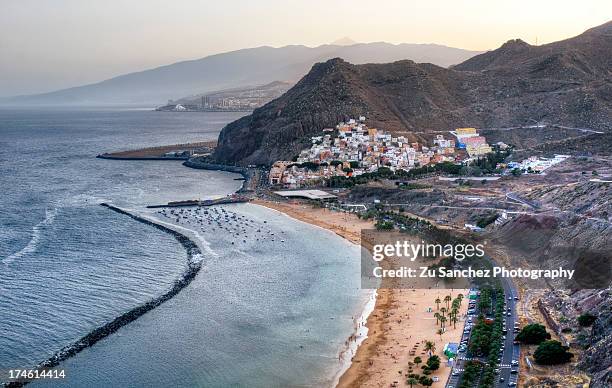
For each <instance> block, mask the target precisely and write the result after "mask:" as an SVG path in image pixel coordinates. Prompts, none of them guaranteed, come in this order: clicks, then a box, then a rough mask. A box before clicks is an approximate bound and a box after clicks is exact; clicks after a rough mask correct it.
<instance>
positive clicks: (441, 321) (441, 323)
mask: <svg viewBox="0 0 612 388" xmlns="http://www.w3.org/2000/svg"><path fill="white" fill-rule="evenodd" d="M444 322H446V317H441V318H440V327H444Z"/></svg>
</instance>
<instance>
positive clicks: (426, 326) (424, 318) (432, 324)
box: [254, 200, 467, 387]
mask: <svg viewBox="0 0 612 388" xmlns="http://www.w3.org/2000/svg"><path fill="white" fill-rule="evenodd" d="M254 203H255V204H258V205H261V206H266V207H268V208H271V209H275V210H278V211H281V212H283V213H285V214H287V215H288V216H290V217H293V218H296V219H298V220H301V221H304V222H308V223H311V224H313V225H317V226H319V227H323V228H326V229H329V230H331V231H333V232H334V233H336V234H338V235H339V236H342V237H344V238H346V239H348V240H350V241H351V242H354V243H356V244H359V243H360V242H361V241H360V238H361V230H362V229H372V228H373V227H374V224H373V222H372V221H366V220H361V219H359V218H357V216H356V215H354V214H350V213H339V212H334V211H330V210H327V209H323V208H313V207H311V206H310V205H308V204H303V203H300V202H297V201H296V202H270V201H262V200H257V201H254ZM459 293H463V294H464V295H465V294H466V293H467V290H446V289H414V290H413V289H381V290H378V294H377V299H376V304H375V307H374V310H373V311H372V313H371V314H370V315H369V317H368V319H367V324H366V326H367V328H368V334H367V338H366V339H365V341H363V343H362V344H361V346H359V348H358V349H357V352H356V354H355V355H354V356H353V357H352V363H351V365H350V367H349V368H348V370H346V372H344V373H343V374H342V376H341V377H340V379H339V382H338V387H389V386H391V385H393V384H396V386H398V387H402V386H408V384H407V383H406V375H407V374H408V369H409V366H408V363H409V362H412V361H413V360H414V358H415V357H416V356H419V357H421V359H423V362H424V361H426V359H427V357H428V352H427V351H425V349H424V341H432V342H434V343H435V352H434V353H435V354H437V355H439V356H440V359H441V360H442V363H441V365H440V369H438V370H437V371H435V373H433V374H432V375H431V376H432V377H433V376H435V377H437V378H438V379H439V381H438V382H434V384H433V386H434V387H436V386H438V387H442V386H444V384H445V383H446V379H447V378H448V375H449V374H450V370H451V368H450V367H448V366H447V365H446V356H444V354H443V349H444V345H445V344H446V343H448V342H458V341H459V340H460V338H461V333H462V330H463V317H464V316H465V313H466V310H467V302H464V303H462V306H461V309H460V317H461V319H460V320H459V321H458V322H457V325H456V328H453V325H452V324H448V323H447V330H446V332H445V333H444V334H443V335H442V336H440V335H438V334H437V330H438V328H439V325H437V324H436V318H435V317H434V313H435V312H436V308H437V307H436V303H435V300H436V298H440V299H444V297H445V296H446V295H451V297H452V298H455V297H456V296H457V295H458V294H459ZM442 305H443V303H442V304H441V305H440V307H442ZM413 368H414V369H413V373H417V374H419V373H420V367H419V366H414V367H413Z"/></svg>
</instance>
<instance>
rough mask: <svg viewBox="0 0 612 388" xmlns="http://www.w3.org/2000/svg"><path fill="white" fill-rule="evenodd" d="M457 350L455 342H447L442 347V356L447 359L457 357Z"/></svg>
mask: <svg viewBox="0 0 612 388" xmlns="http://www.w3.org/2000/svg"><path fill="white" fill-rule="evenodd" d="M458 349H459V344H457V343H455V342H449V343H447V344H446V345H444V354H445V355H446V357H448V358H449V359H451V358H455V357H457V353H458V352H457V350H458Z"/></svg>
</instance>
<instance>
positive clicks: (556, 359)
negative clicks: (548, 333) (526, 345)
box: [533, 340, 574, 365]
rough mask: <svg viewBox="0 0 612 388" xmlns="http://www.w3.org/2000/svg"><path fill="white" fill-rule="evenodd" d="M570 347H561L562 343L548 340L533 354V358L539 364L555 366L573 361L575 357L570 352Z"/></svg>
mask: <svg viewBox="0 0 612 388" xmlns="http://www.w3.org/2000/svg"><path fill="white" fill-rule="evenodd" d="M568 350H569V347H567V346H563V345H561V342H559V341H554V340H548V341H544V342H542V343H541V344H540V345H539V346H538V348H537V349H536V351H535V352H534V353H533V358H534V359H535V361H536V362H537V363H538V364H542V365H555V364H562V363H565V362H568V361H569V360H571V358H572V357H573V356H574V355H573V354H572V353H570V352H568Z"/></svg>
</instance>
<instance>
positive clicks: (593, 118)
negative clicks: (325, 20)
mask: <svg viewBox="0 0 612 388" xmlns="http://www.w3.org/2000/svg"><path fill="white" fill-rule="evenodd" d="M610 53H612V22H608V23H606V24H604V25H602V26H599V27H596V28H593V29H591V30H588V31H586V32H585V33H583V34H581V35H579V36H577V37H574V38H571V39H567V40H564V41H560V42H555V43H551V44H547V45H543V46H531V45H529V44H527V43H525V42H522V41H520V40H513V41H509V42H507V43H506V44H504V45H503V46H502V47H500V48H499V49H497V50H494V51H491V52H487V53H484V54H481V55H478V56H476V57H473V58H471V59H469V60H467V61H465V62H463V63H461V64H459V65H457V66H455V67H453V68H451V69H446V68H442V67H439V66H435V65H432V64H428V63H421V64H417V63H414V62H412V61H408V60H405V61H398V62H393V63H388V64H365V65H352V64H350V63H348V62H346V61H344V60H342V59H340V58H336V59H331V60H329V61H327V62H324V63H318V64H316V65H314V66H313V68H312V69H311V71H310V72H309V73H308V74H307V75H306V76H305V77H304V78H302V79H301V80H300V81H299V82H298V83H297V84H296V85H295V86H294V87H293V88H292V89H290V90H289V91H288V92H287V93H285V94H284V95H283V96H281V97H280V98H278V99H276V100H273V101H271V102H270V103H268V104H266V105H265V106H263V107H261V108H259V109H257V110H255V111H254V112H253V114H251V115H249V116H246V117H243V118H241V119H240V120H238V121H235V122H233V123H230V124H228V125H227V126H226V127H225V128H224V129H223V130H222V132H221V134H220V136H219V146H218V148H217V150H216V152H215V154H214V157H215V159H217V161H219V162H224V163H238V164H253V163H254V164H270V163H271V162H273V161H275V160H278V159H290V158H292V157H294V156H295V155H296V154H297V153H298V152H299V151H300V150H301V149H303V148H304V147H305V146H306V145H307V144H308V140H309V137H310V136H313V135H316V134H319V133H320V131H321V129H322V128H324V127H328V126H334V125H335V124H337V122H338V121H341V120H343V119H345V118H347V117H356V116H359V115H365V116H367V118H368V124H369V125H370V126H375V127H380V128H384V129H386V130H390V131H394V132H406V133H408V134H409V135H411V136H412V137H413V138H414V137H417V136H418V133H419V132H427V131H431V130H448V129H453V128H455V127H462V126H475V127H480V128H487V127H508V126H517V125H525V124H533V123H534V122H544V123H553V124H561V125H565V126H571V127H587V128H596V129H600V130H604V131H612V59H611V58H612V55H610Z"/></svg>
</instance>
